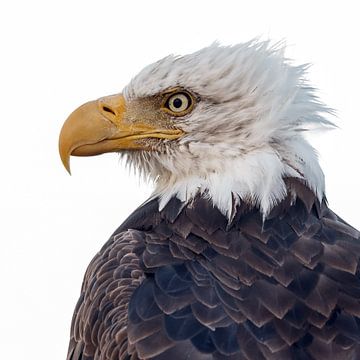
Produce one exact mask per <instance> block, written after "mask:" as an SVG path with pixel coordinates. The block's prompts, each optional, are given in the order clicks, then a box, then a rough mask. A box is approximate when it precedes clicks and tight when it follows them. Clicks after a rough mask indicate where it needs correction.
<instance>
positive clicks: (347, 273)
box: [68, 179, 360, 360]
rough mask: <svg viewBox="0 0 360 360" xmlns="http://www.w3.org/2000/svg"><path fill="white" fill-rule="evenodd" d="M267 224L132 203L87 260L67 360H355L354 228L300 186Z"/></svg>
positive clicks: (208, 210) (199, 208)
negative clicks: (120, 222)
mask: <svg viewBox="0 0 360 360" xmlns="http://www.w3.org/2000/svg"><path fill="white" fill-rule="evenodd" d="M286 183H287V187H288V189H290V188H291V191H289V194H290V193H294V192H295V193H296V194H297V197H296V199H293V198H292V197H291V196H290V195H289V196H288V197H287V198H285V199H284V200H283V201H282V202H281V203H280V204H278V205H277V206H276V207H274V209H273V210H272V212H271V213H270V214H269V215H268V216H267V217H266V219H264V220H263V218H262V215H261V213H260V211H259V209H258V208H251V207H249V206H247V205H246V203H242V205H241V206H238V207H237V208H236V212H235V216H234V218H233V220H232V221H231V223H228V221H227V219H226V217H225V216H224V215H222V214H221V213H220V212H219V211H218V210H217V209H216V208H214V207H213V206H212V204H211V202H210V201H208V200H206V199H204V198H201V197H200V196H198V197H197V198H195V200H193V201H192V202H191V203H190V204H188V205H186V206H185V205H184V204H183V203H181V202H180V201H179V200H177V199H175V198H173V199H172V200H171V201H170V202H169V203H168V204H167V205H166V207H165V208H164V209H163V210H162V211H161V212H159V211H158V199H153V200H151V201H149V202H148V203H146V204H145V205H143V206H141V207H140V208H139V209H137V210H136V211H135V212H134V213H133V214H132V215H131V216H130V217H129V218H128V219H127V220H126V221H125V223H124V224H123V225H122V226H120V228H119V229H118V230H117V231H116V232H115V233H114V234H113V236H112V237H111V238H110V240H109V241H108V242H107V243H106V244H105V245H104V247H103V248H102V249H101V251H100V252H99V253H98V254H97V255H96V256H95V258H94V259H93V260H92V262H91V264H90V265H89V268H88V270H87V272H86V275H85V279H84V283H83V287H82V292H81V296H80V299H79V301H78V304H77V306H76V310H75V313H74V317H73V323H72V328H71V341H70V346H69V352H68V360H115V359H116V360H118V359H122V360H123V359H154V360H165V359H173V360H185V359H194V360H200V359H201V360H202V359H204V360H205V359H206V360H210V359H211V360H215V359H227V360H234V359H239V360H242V359H244V360H245V359H246V360H272V359H276V360H285V359H286V360H290V359H304V360H305V359H309V360H310V359H313V360H325V359H326V360H328V359H339V360H340V359H341V360H345V359H349V360H350V359H353V360H355V359H359V358H360V329H359V327H360V319H359V317H360V304H359V299H360V279H359V269H358V264H359V256H360V242H359V232H358V231H357V230H355V229H354V228H352V227H351V226H349V225H348V224H346V223H345V222H344V221H343V220H342V219H340V218H339V217H338V216H337V215H335V214H334V213H333V212H332V211H331V210H330V209H329V208H328V207H327V204H326V202H325V201H324V202H322V203H321V204H320V203H319V202H318V201H317V199H316V197H315V196H314V194H313V193H312V192H311V191H310V190H309V189H308V188H307V187H306V186H304V185H303V184H302V183H300V182H299V181H297V180H294V179H287V181H286Z"/></svg>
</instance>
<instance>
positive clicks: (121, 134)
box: [59, 94, 183, 173]
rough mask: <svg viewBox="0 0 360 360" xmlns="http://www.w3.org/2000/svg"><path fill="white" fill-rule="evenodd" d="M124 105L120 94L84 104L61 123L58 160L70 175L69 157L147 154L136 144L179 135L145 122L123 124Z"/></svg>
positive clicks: (177, 131) (177, 132)
mask: <svg viewBox="0 0 360 360" xmlns="http://www.w3.org/2000/svg"><path fill="white" fill-rule="evenodd" d="M125 115H126V102H125V99H124V97H123V96H122V95H121V94H118V95H111V96H107V97H104V98H100V99H98V100H95V101H90V102H87V103H85V104H83V105H81V106H80V107H79V108H77V109H76V110H75V111H74V112H73V113H72V114H71V115H70V116H69V117H68V119H67V120H66V121H65V123H64V125H63V127H62V129H61V132H60V137H59V152H60V157H61V160H62V162H63V164H64V166H65V168H66V170H67V171H68V172H69V173H70V155H75V156H92V155H99V154H103V153H106V152H115V151H120V150H125V149H138V150H151V149H149V147H146V145H144V143H140V142H138V141H136V140H139V139H144V138H160V139H171V140H172V139H177V138H179V137H180V136H181V135H182V134H183V131H181V130H179V129H162V128H157V127H154V125H150V124H147V123H146V121H136V122H129V121H126V116H125Z"/></svg>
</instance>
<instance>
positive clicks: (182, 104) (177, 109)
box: [163, 91, 194, 116]
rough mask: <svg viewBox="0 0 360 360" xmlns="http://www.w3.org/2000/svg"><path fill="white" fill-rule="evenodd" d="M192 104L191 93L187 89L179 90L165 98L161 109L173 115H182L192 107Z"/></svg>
mask: <svg viewBox="0 0 360 360" xmlns="http://www.w3.org/2000/svg"><path fill="white" fill-rule="evenodd" d="M193 106H194V100H193V97H192V95H191V94H189V93H188V92H187V91H179V92H176V93H172V94H170V95H169V96H168V97H167V98H166V100H165V102H164V105H163V109H164V110H165V111H166V112H168V113H170V114H171V115H173V116H184V115H186V114H188V113H189V112H190V111H191V110H192V109H193Z"/></svg>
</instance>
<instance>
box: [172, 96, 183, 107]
mask: <svg viewBox="0 0 360 360" xmlns="http://www.w3.org/2000/svg"><path fill="white" fill-rule="evenodd" d="M182 103H183V102H182V100H181V99H180V98H176V99H175V100H174V101H173V105H174V107H175V108H176V109H179V108H180V107H181V105H182Z"/></svg>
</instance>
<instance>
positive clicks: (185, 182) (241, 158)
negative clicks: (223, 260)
mask: <svg viewBox="0 0 360 360" xmlns="http://www.w3.org/2000/svg"><path fill="white" fill-rule="evenodd" d="M306 70H307V65H302V66H294V65H292V64H291V62H290V61H289V60H288V59H286V58H285V57H284V48H283V47H282V46H278V45H275V46H273V45H271V44H270V43H269V42H259V41H251V42H248V43H244V44H239V45H235V46H220V45H218V44H216V43H215V44H213V45H211V46H209V47H206V48H204V49H201V50H199V51H197V52H195V53H192V54H189V55H185V56H172V55H171V56H168V57H165V58H163V59H162V60H160V61H158V62H155V63H153V64H151V65H148V66H147V67H145V68H144V69H143V70H142V71H141V72H140V73H139V74H138V75H137V76H135V77H134V78H133V79H132V80H131V81H130V83H129V84H128V85H127V86H126V87H125V88H124V89H123V91H122V93H121V94H117V95H112V96H107V97H103V98H100V99H98V100H95V101H91V102H88V103H86V104H84V105H82V106H80V107H79V108H78V109H76V110H75V111H74V112H73V113H72V114H71V115H70V116H69V118H68V119H67V121H66V122H65V124H64V126H63V128H62V130H61V134H60V141H59V148H60V155H61V158H62V161H63V163H64V165H65V167H66V168H67V169H68V170H69V169H70V168H69V157H70V155H75V156H87V155H97V154H101V153H104V152H119V153H120V154H121V155H122V156H125V157H126V159H127V162H128V163H129V164H131V165H132V166H134V167H135V168H136V169H138V170H139V171H140V172H141V173H142V174H143V175H145V176H146V177H149V178H151V179H152V180H154V182H155V184H156V187H155V192H154V195H156V196H158V197H159V198H160V208H162V207H163V206H165V205H166V204H167V202H168V201H169V200H170V199H171V198H172V197H174V196H176V197H177V198H179V199H180V200H181V201H183V202H189V201H191V199H193V198H194V197H195V196H196V195H198V194H200V195H202V196H206V197H207V198H210V199H211V200H212V202H213V204H214V206H216V207H218V208H219V210H220V211H221V212H223V213H224V214H227V216H231V215H230V213H231V209H232V208H233V205H234V201H235V202H236V203H240V202H242V201H246V202H248V203H249V204H251V205H253V206H258V207H259V208H260V210H261V211H262V213H263V214H264V215H266V214H268V213H269V211H270V210H271V209H272V207H273V206H274V205H276V204H277V203H278V202H280V201H281V200H282V199H284V197H285V196H286V195H287V194H288V191H289V189H287V187H286V181H285V179H286V178H297V179H299V180H301V181H303V182H304V184H306V185H307V186H308V187H309V188H310V189H311V190H312V191H313V192H314V193H315V194H316V196H317V197H318V198H319V200H320V201H321V198H322V197H323V194H324V176H323V173H322V171H321V169H320V166H319V163H318V160H317V155H316V152H315V150H314V149H313V148H312V147H311V145H310V144H309V143H308V142H307V140H306V139H305V137H304V132H305V131H307V130H311V129H313V128H314V127H316V128H319V127H323V126H327V125H331V123H330V122H329V121H327V120H326V119H325V117H324V115H325V114H326V113H329V112H331V111H330V110H329V108H327V107H326V106H324V105H323V104H322V103H321V102H319V101H318V99H317V97H316V95H315V94H314V89H313V88H312V87H311V86H309V84H308V83H307V81H306V79H305V74H306Z"/></svg>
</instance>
